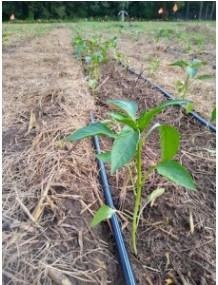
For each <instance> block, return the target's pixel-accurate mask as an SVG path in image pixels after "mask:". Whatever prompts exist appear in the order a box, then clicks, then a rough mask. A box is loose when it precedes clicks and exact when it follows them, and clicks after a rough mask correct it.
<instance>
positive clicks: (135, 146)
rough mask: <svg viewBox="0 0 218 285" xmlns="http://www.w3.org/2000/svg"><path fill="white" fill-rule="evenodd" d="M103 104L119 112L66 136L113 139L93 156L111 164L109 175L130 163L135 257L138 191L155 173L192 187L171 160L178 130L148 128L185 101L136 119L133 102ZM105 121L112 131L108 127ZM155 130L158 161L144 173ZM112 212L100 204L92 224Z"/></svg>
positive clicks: (161, 126) (160, 190) (155, 194)
mask: <svg viewBox="0 0 218 285" xmlns="http://www.w3.org/2000/svg"><path fill="white" fill-rule="evenodd" d="M107 103H108V104H109V105H112V106H114V107H115V108H117V109H119V112H111V113H109V115H110V116H111V119H110V120H109V121H107V124H106V123H105V121H104V122H96V123H92V124H90V125H88V126H87V127H84V128H82V129H79V130H77V131H75V132H74V133H73V134H71V135H69V136H68V137H67V140H68V141H70V142H73V141H77V140H80V139H83V138H86V137H90V136H95V135H104V136H107V137H109V138H111V139H112V140H113V145H112V149H111V151H109V152H103V153H100V154H98V155H97V157H98V159H100V160H102V161H104V162H109V163H110V164H111V173H112V174H113V173H115V172H116V171H117V170H118V169H120V168H121V167H123V166H124V165H126V164H128V163H130V162H131V161H132V162H133V164H134V165H133V166H134V169H136V179H135V180H134V181H136V183H135V185H134V198H135V203H134V210H133V221H132V248H133V251H134V253H135V254H137V247H136V234H137V228H138V225H139V220H140V215H141V212H142V208H141V200H142V189H143V185H144V184H145V181H146V180H147V179H148V177H149V175H150V174H151V173H152V172H154V171H155V170H156V171H157V173H159V174H160V175H162V176H164V177H166V178H167V179H169V180H171V181H173V182H175V183H177V184H178V185H181V186H184V187H186V188H187V189H190V190H195V184H194V182H193V179H192V177H191V175H190V174H189V172H188V171H187V170H186V169H185V168H184V167H183V166H182V165H181V164H180V163H179V162H177V161H176V160H174V157H175V155H176V153H177V151H178V149H179V145H180V135H179V132H178V130H177V129H176V128H175V127H172V126H170V125H167V124H159V123H156V124H153V126H151V123H152V121H153V120H154V118H155V117H156V116H157V115H158V114H159V113H161V112H162V111H163V110H164V109H165V108H167V107H170V106H174V105H178V104H182V105H186V104H187V101H185V100H172V101H167V102H165V103H162V104H160V105H159V106H157V107H154V108H151V109H149V110H147V111H145V112H142V113H141V114H140V115H139V116H137V110H138V106H137V104H136V103H135V102H134V101H126V100H108V101H107ZM108 122H110V124H111V126H112V127H114V128H112V127H111V126H109V124H108ZM117 124H119V125H121V127H122V128H121V131H120V132H115V131H114V129H116V126H117ZM150 126H151V127H150ZM156 129H159V134H160V148H161V157H160V159H159V161H157V162H156V163H154V164H152V165H150V167H148V169H147V170H146V171H145V172H144V170H143V167H142V149H143V146H144V144H145V142H147V140H148V137H149V136H150V135H151V133H152V132H153V131H154V130H156ZM163 193H164V189H163V188H158V189H156V190H154V191H153V192H152V193H151V194H150V195H149V196H148V203H153V202H152V201H154V200H155V199H156V198H157V197H158V196H160V195H162V194H163ZM114 212H115V209H111V208H109V207H108V206H105V205H104V206H103V207H101V208H100V209H99V210H98V211H97V213H96V214H95V216H94V218H93V221H92V225H96V224H97V223H99V222H101V221H103V220H105V219H108V218H110V217H111V216H112V215H113V213H114Z"/></svg>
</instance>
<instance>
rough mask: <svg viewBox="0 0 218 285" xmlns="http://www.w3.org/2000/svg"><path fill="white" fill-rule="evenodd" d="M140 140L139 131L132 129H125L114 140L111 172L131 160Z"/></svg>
mask: <svg viewBox="0 0 218 285" xmlns="http://www.w3.org/2000/svg"><path fill="white" fill-rule="evenodd" d="M138 141H139V133H138V132H137V131H134V130H132V129H128V130H127V129H126V128H125V127H124V129H123V130H122V131H121V132H120V134H119V135H118V136H117V137H116V139H115V140H114V143H113V146H112V151H111V172H112V173H114V172H115V171H116V170H117V169H118V168H120V167H122V166H123V165H124V164H126V163H127V162H129V161H130V160H131V158H132V157H133V156H134V154H135V152H136V148H137V144H138Z"/></svg>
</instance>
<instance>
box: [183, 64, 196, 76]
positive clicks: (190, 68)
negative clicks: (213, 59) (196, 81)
mask: <svg viewBox="0 0 218 285" xmlns="http://www.w3.org/2000/svg"><path fill="white" fill-rule="evenodd" d="M186 72H187V74H188V75H189V76H190V77H191V78H193V77H195V75H196V74H197V72H198V69H197V68H196V67H193V66H187V67H186Z"/></svg>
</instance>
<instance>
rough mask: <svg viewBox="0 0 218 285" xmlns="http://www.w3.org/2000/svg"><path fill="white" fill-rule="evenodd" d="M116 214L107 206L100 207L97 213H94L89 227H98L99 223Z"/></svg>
mask: <svg viewBox="0 0 218 285" xmlns="http://www.w3.org/2000/svg"><path fill="white" fill-rule="evenodd" d="M115 212H116V210H115V209H112V208H110V207H109V206H107V205H103V206H101V207H100V208H99V209H98V211H97V212H96V213H95V215H94V217H93V219H92V222H91V227H94V226H96V225H98V224H99V223H101V222H103V221H105V220H107V219H110V218H111V217H112V216H113V214H114V213H115Z"/></svg>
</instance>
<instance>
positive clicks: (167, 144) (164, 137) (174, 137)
mask: <svg viewBox="0 0 218 285" xmlns="http://www.w3.org/2000/svg"><path fill="white" fill-rule="evenodd" d="M179 143H180V135H179V132H178V130H177V129H176V128H174V127H171V126H169V125H161V126H160V146H161V160H162V161H163V160H169V159H172V158H173V157H174V156H175V155H176V153H177V151H178V149H179Z"/></svg>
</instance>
